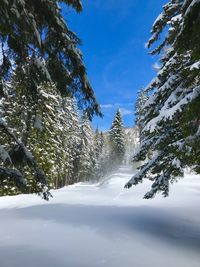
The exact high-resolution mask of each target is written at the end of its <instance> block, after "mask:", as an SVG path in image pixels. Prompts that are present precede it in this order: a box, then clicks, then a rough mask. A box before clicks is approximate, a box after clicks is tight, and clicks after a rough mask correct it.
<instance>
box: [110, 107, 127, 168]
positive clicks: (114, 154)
mask: <svg viewBox="0 0 200 267" xmlns="http://www.w3.org/2000/svg"><path fill="white" fill-rule="evenodd" d="M109 142H110V164H112V166H113V167H116V166H119V165H120V164H122V161H123V159H124V154H125V143H124V130H123V121H122V116H121V112H120V110H118V111H117V112H116V115H115V118H114V120H113V122H112V125H111V129H110V132H109Z"/></svg>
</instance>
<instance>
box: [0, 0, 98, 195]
mask: <svg viewBox="0 0 200 267" xmlns="http://www.w3.org/2000/svg"><path fill="white" fill-rule="evenodd" d="M60 2H64V3H65V4H67V5H69V6H72V7H73V8H74V9H75V10H76V11H78V12H79V11H81V10H82V6H81V2H80V1H79V0H65V1H48V0H38V1H28V0H24V1H21V0H16V1H12V0H7V1H1V3H0V39H1V55H2V64H1V68H0V97H1V98H2V97H3V96H4V93H5V91H6V90H7V86H8V83H9V82H10V79H11V77H12V76H13V69H15V70H16V71H15V73H14V75H16V76H17V78H18V81H20V82H23V85H24V86H23V88H25V91H26V93H27V95H30V98H31V99H33V105H32V106H34V103H35V102H37V100H38V99H37V90H38V86H40V85H41V83H44V82H51V83H53V84H55V88H57V89H58V91H59V92H60V93H61V95H62V96H64V97H65V96H70V97H72V96H75V97H76V98H77V101H78V105H79V107H81V108H82V109H85V110H86V111H87V114H88V116H89V117H90V118H91V117H92V115H93V114H95V113H96V114H100V111H99V105H98V104H97V102H96V99H95V96H94V93H93V90H92V88H91V85H90V83H89V81H88V79H87V75H86V68H85V66H84V64H83V60H82V54H81V52H80V50H79V49H78V48H77V45H78V44H79V43H80V40H79V38H78V37H77V36H76V35H75V34H74V33H73V32H72V31H71V30H70V29H69V28H68V26H67V24H66V23H65V20H64V18H63V17H62V14H61V9H60V7H59V3H60ZM28 121H29V120H28ZM26 130H28V131H29V129H25V131H26ZM0 131H1V135H2V136H4V137H5V139H7V141H6V143H1V147H2V149H1V150H2V151H4V152H7V151H8V150H9V151H10V150H12V157H11V156H10V161H11V162H12V164H10V165H9V166H6V164H7V162H6V163H5V160H4V157H3V156H1V162H0V178H1V182H3V184H4V183H5V182H6V181H8V182H9V181H11V182H13V183H14V184H15V186H16V187H17V188H18V189H19V190H20V191H23V192H24V190H26V187H27V182H26V178H25V177H26V173H23V171H22V169H21V163H22V162H23V164H25V163H26V164H27V166H29V167H31V168H32V171H33V175H34V179H35V181H36V183H39V184H41V192H44V197H45V198H48V191H47V192H46V188H47V177H46V175H45V173H44V172H43V171H42V170H41V169H40V167H39V166H38V163H37V161H36V159H35V158H34V156H33V155H32V153H31V152H30V151H29V150H28V149H27V147H26V145H25V143H26V142H27V137H26V136H25V135H24V138H25V139H24V142H23V141H22V140H18V139H17V137H16V136H15V134H14V132H15V129H12V128H10V127H9V125H7V124H6V122H5V121H4V120H3V119H2V118H0ZM5 139H4V140H5ZM4 152H2V153H1V154H5V153H4ZM16 155H17V158H18V159H19V160H18V161H17V162H16V161H15V158H16ZM45 192H46V193H45Z"/></svg>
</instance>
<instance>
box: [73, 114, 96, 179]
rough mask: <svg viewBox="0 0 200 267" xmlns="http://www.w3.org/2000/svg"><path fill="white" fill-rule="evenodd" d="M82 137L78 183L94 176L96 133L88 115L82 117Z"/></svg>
mask: <svg viewBox="0 0 200 267" xmlns="http://www.w3.org/2000/svg"><path fill="white" fill-rule="evenodd" d="M80 137H81V142H80V146H79V157H78V164H77V181H88V180H89V179H90V178H91V177H93V174H94V165H95V147H94V133H93V130H92V128H91V125H90V121H89V119H88V116H87V115H86V114H84V115H83V116H82V120H81V127H80Z"/></svg>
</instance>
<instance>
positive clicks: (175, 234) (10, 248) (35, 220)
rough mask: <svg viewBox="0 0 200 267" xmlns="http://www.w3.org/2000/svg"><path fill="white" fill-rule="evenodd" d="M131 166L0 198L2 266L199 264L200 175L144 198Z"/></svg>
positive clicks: (198, 266) (187, 266)
mask: <svg viewBox="0 0 200 267" xmlns="http://www.w3.org/2000/svg"><path fill="white" fill-rule="evenodd" d="M131 174H132V170H131V169H130V168H128V167H123V168H120V170H119V172H118V173H116V174H113V175H111V176H110V177H107V178H106V179H105V180H104V181H103V182H101V183H99V184H96V185H93V184H76V185H73V186H69V187H67V188H64V189H61V190H57V191H53V195H54V198H53V199H52V200H50V201H49V202H45V201H43V200H41V199H40V198H38V197H37V196H33V195H28V196H26V195H20V196H16V197H2V198H0V218H1V219H0V267H27V266H29V267H46V266H47V267H102V266H105V267H166V266H167V267H168V266H170V267H200V176H194V175H187V176H186V178H185V179H184V180H182V181H180V182H179V183H178V184H174V185H173V187H172V188H171V194H170V197H169V198H165V199H163V198H162V197H160V196H157V197H156V198H155V199H153V200H143V199H142V197H143V195H144V193H145V192H146V191H147V190H148V187H149V186H150V183H149V182H145V183H144V184H142V185H139V186H138V187H135V188H131V189H129V190H127V189H123V186H124V184H125V183H126V182H127V181H128V179H129V178H130V177H131Z"/></svg>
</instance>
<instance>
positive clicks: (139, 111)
mask: <svg viewBox="0 0 200 267" xmlns="http://www.w3.org/2000/svg"><path fill="white" fill-rule="evenodd" d="M147 99H148V96H147V94H146V92H145V90H144V88H142V89H141V90H140V91H138V96H137V101H136V104H135V123H136V125H137V126H138V128H139V135H140V143H141V139H142V128H143V119H144V115H145V110H144V104H145V103H146V101H147Z"/></svg>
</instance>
